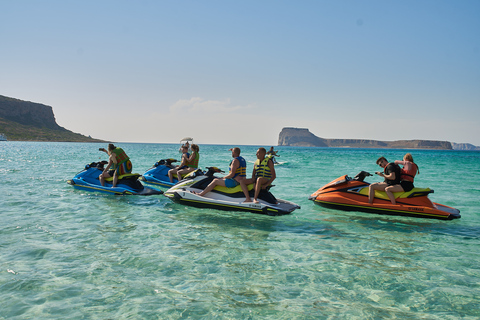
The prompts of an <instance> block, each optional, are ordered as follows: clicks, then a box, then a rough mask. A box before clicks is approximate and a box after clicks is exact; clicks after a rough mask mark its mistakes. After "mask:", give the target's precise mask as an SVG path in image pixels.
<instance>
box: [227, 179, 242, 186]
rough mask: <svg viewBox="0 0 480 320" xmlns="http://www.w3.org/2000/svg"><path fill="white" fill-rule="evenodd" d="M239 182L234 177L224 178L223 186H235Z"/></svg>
mask: <svg viewBox="0 0 480 320" xmlns="http://www.w3.org/2000/svg"><path fill="white" fill-rule="evenodd" d="M239 184H240V183H239V182H238V181H237V180H235V179H225V187H227V188H235V187H236V186H238V185H239Z"/></svg>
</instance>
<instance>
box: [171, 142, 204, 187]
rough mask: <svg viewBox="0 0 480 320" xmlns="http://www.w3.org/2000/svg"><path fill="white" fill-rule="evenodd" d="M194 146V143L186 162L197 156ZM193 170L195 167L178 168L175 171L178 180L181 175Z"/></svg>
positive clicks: (180, 178)
mask: <svg viewBox="0 0 480 320" xmlns="http://www.w3.org/2000/svg"><path fill="white" fill-rule="evenodd" d="M194 146H195V144H192V153H191V154H190V157H189V158H187V162H186V163H190V162H192V161H193V160H194V159H195V157H196V156H197V152H198V148H197V150H195V149H194ZM182 161H183V160H182ZM195 170H197V169H196V168H191V167H188V168H185V169H181V170H178V171H177V178H178V181H180V180H182V175H184V174H187V173H190V172H192V171H195ZM170 180H172V179H170ZM170 182H172V181H170Z"/></svg>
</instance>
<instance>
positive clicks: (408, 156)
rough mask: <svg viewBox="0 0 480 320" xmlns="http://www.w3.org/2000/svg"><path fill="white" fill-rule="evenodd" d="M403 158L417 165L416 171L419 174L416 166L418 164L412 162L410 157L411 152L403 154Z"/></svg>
mask: <svg viewBox="0 0 480 320" xmlns="http://www.w3.org/2000/svg"><path fill="white" fill-rule="evenodd" d="M403 159H405V160H407V161H410V162H411V163H413V164H415V166H416V167H417V172H418V174H420V169H419V168H418V165H417V164H416V163H415V162H413V157H412V154H411V153H407V154H405V155H404V156H403Z"/></svg>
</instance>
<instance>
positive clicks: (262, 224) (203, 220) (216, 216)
mask: <svg viewBox="0 0 480 320" xmlns="http://www.w3.org/2000/svg"><path fill="white" fill-rule="evenodd" d="M171 206H172V209H173V210H172V212H171V213H175V216H176V219H179V220H182V221H186V222H188V223H190V224H193V225H202V226H206V225H213V226H216V227H218V228H223V229H243V230H259V231H264V232H267V233H272V232H288V233H295V234H311V235H322V236H339V235H340V233H341V232H339V231H336V230H334V228H332V227H331V226H330V225H328V224H325V223H322V222H320V221H318V220H313V221H312V220H306V219H304V218H300V217H298V216H295V213H292V214H290V215H284V216H267V215H261V214H255V213H249V212H235V211H221V210H214V209H195V208H190V207H179V205H177V204H172V205H171ZM167 207H169V206H168V205H167ZM175 211H176V212H175Z"/></svg>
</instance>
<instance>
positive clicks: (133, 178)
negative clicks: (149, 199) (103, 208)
mask: <svg viewBox="0 0 480 320" xmlns="http://www.w3.org/2000/svg"><path fill="white" fill-rule="evenodd" d="M103 164H104V163H96V162H92V163H91V164H88V165H86V166H85V169H84V170H82V171H80V172H79V173H77V174H76V175H75V177H73V178H72V179H71V180H68V181H67V183H68V184H70V185H71V186H73V187H74V188H75V189H78V190H84V191H89V192H101V193H105V194H114V195H142V196H149V195H158V194H162V193H163V192H162V191H159V190H155V189H152V188H149V187H145V186H143V185H142V184H141V183H140V181H138V178H139V177H140V175H139V174H137V173H135V174H127V175H123V176H120V177H119V179H118V181H117V185H116V187H115V188H112V181H106V182H105V186H102V185H101V184H100V180H99V179H98V176H99V175H100V174H101V173H102V171H103Z"/></svg>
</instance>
